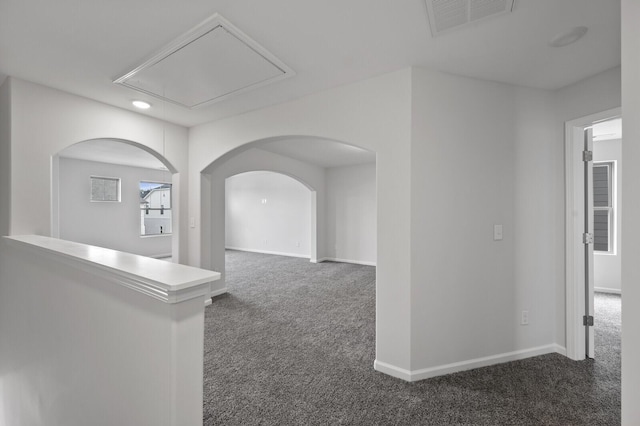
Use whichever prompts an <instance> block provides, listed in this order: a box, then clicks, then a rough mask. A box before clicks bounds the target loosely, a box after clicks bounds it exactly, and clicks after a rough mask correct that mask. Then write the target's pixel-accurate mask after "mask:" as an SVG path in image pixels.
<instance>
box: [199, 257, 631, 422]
mask: <svg viewBox="0 0 640 426" xmlns="http://www.w3.org/2000/svg"><path fill="white" fill-rule="evenodd" d="M227 286H228V289H229V292H228V293H227V294H224V295H221V296H218V297H216V298H215V299H214V302H213V304H212V305H210V306H208V307H207V308H206V310H205V354H204V358H205V360H204V416H203V418H204V424H205V425H339V424H345V425H617V424H620V296H615V295H604V294H598V295H597V297H596V315H595V317H596V329H595V333H596V357H595V359H594V360H586V361H581V362H575V361H571V360H569V359H568V358H566V357H563V356H561V355H558V354H549V355H544V356H540V357H535V358H529V359H526V360H521V361H515V362H510V363H505V364H500V365H495V366H490V367H485V368H479V369H475V370H471V371H465V372H461V373H456V374H451V375H447V376H442V377H436V378H433V379H428V380H423V381H419V382H415V383H406V382H404V381H402V380H398V379H395V378H392V377H389V376H387V375H385V374H382V373H379V372H376V371H375V370H374V369H373V361H374V359H375V268H373V267H369V266H360V265H352V264H345V263H332V262H327V263H322V264H313V263H310V262H309V261H308V260H305V259H297V258H291V257H281V256H272V255H264V254H255V253H245V252H239V251H228V252H227Z"/></svg>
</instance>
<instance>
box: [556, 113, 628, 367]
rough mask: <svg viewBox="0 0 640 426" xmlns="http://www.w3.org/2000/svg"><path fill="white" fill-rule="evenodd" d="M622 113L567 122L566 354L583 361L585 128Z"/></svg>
mask: <svg viewBox="0 0 640 426" xmlns="http://www.w3.org/2000/svg"><path fill="white" fill-rule="evenodd" d="M621 116H622V108H620V107H618V108H613V109H610V110H606V111H602V112H599V113H596V114H591V115H588V116H585V117H581V118H576V119H574V120H570V121H567V122H565V158H564V160H565V290H566V293H565V302H566V306H565V308H566V309H565V314H566V317H565V333H566V350H567V357H569V358H570V359H572V360H575V361H580V360H583V359H585V358H586V354H585V339H586V337H585V327H584V325H583V324H582V317H583V316H584V315H585V300H586V294H585V288H584V287H585V286H584V283H585V259H584V251H583V248H584V244H583V242H582V234H583V232H584V165H583V161H582V151H583V150H584V129H585V128H586V127H589V126H591V125H592V124H594V123H597V122H600V121H606V120H609V119H612V118H619V117H621Z"/></svg>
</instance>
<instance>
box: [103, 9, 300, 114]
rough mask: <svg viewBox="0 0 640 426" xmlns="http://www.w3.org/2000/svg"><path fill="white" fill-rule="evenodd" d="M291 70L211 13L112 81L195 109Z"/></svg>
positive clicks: (256, 85)
mask: <svg viewBox="0 0 640 426" xmlns="http://www.w3.org/2000/svg"><path fill="white" fill-rule="evenodd" d="M294 74H295V73H294V72H293V70H292V69H291V68H289V67H288V66H286V65H285V64H284V63H283V62H282V61H280V60H279V59H278V58H276V57H275V56H274V55H273V54H271V53H270V52H268V51H267V50H266V49H265V48H263V47H262V46H260V45H259V44H258V43H256V42H255V41H254V40H252V39H251V38H249V37H248V36H247V35H246V34H244V33H243V32H241V31H240V30H239V29H238V28H236V27H235V26H233V25H232V24H231V23H230V22H229V21H227V20H226V19H224V18H223V17H222V16H220V15H218V14H215V15H213V16H212V17H211V18H209V19H207V20H206V21H204V22H203V23H202V24H200V25H198V26H197V27H195V28H194V29H192V30H190V31H188V32H187V33H185V34H184V35H182V36H181V37H179V38H178V39H177V40H175V41H174V42H172V43H170V44H169V45H167V46H166V47H165V48H163V49H162V50H161V51H160V52H158V53H156V54H155V55H153V56H151V57H150V58H149V59H147V60H146V61H144V62H143V63H142V64H141V65H139V66H137V67H136V68H134V69H133V70H131V71H129V72H127V73H126V74H124V75H122V76H121V77H118V78H117V79H115V80H114V81H113V82H114V83H116V84H120V85H123V86H126V87H128V88H131V89H134V90H137V91H139V92H142V93H145V94H147V95H151V96H155V97H156V98H160V99H163V100H165V101H168V102H172V103H174V104H178V105H182V106H185V107H187V108H197V107H201V106H206V105H209V104H211V103H213V102H217V101H221V100H223V99H226V98H228V97H230V96H233V95H236V94H239V93H242V92H245V91H247V90H251V89H255V88H257V87H260V86H263V85H265V84H269V83H274V82H276V81H279V80H282V79H283V78H286V77H290V76H293V75H294Z"/></svg>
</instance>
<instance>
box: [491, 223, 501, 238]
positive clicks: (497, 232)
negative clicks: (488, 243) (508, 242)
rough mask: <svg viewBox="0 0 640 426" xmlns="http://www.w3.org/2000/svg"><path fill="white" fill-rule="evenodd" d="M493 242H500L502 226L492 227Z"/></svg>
mask: <svg viewBox="0 0 640 426" xmlns="http://www.w3.org/2000/svg"><path fill="white" fill-rule="evenodd" d="M493 240H494V241H500V240H502V225H493Z"/></svg>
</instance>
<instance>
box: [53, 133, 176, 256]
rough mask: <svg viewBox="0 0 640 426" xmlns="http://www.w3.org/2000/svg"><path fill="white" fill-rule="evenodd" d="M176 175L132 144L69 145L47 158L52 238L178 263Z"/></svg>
mask: <svg viewBox="0 0 640 426" xmlns="http://www.w3.org/2000/svg"><path fill="white" fill-rule="evenodd" d="M176 175H177V170H176V169H175V167H173V165H172V164H171V163H170V162H169V161H167V160H166V159H165V158H164V157H163V156H162V155H160V154H159V153H157V152H155V151H153V150H151V149H150V148H148V147H146V146H143V145H141V144H138V143H136V142H133V141H128V140H122V139H91V140H87V141H82V142H79V143H76V144H73V145H71V146H69V147H67V148H65V149H63V150H61V151H60V152H58V153H57V154H56V155H55V156H53V157H52V208H51V216H52V217H51V229H52V236H54V237H57V238H62V239H66V240H71V241H77V242H82V243H85V244H92V245H97V246H101V247H107V248H112V249H116V250H120V251H126V252H131V253H135V254H140V255H144V256H149V257H156V258H173V259H174V260H175V261H177V252H178V250H177V247H176V246H177V241H179V238H178V237H179V235H178V234H179V226H177V215H176V214H174V210H175V209H174V206H175V205H176V204H177V203H176V201H177V199H178V198H179V194H178V193H177V185H175V186H174V185H173V183H174V177H176ZM156 204H157V205H156ZM143 207H144V208H143Z"/></svg>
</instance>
